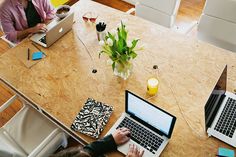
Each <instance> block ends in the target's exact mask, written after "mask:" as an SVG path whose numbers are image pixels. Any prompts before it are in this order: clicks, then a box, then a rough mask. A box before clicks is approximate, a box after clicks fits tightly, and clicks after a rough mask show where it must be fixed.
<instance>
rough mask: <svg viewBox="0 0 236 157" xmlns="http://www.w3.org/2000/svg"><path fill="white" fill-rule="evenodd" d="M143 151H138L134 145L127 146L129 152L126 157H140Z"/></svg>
mask: <svg viewBox="0 0 236 157" xmlns="http://www.w3.org/2000/svg"><path fill="white" fill-rule="evenodd" d="M143 153H144V150H140V149H139V148H138V147H137V146H136V145H134V144H130V145H129V152H128V154H127V155H126V157H142V156H143Z"/></svg>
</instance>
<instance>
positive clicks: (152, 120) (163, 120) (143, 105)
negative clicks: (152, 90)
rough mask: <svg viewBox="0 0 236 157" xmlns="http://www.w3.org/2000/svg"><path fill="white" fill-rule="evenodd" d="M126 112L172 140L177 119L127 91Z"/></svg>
mask: <svg viewBox="0 0 236 157" xmlns="http://www.w3.org/2000/svg"><path fill="white" fill-rule="evenodd" d="M126 112H127V113H128V114H130V115H132V116H133V117H135V118H137V119H138V120H141V121H142V122H144V123H145V124H147V125H145V124H144V125H145V126H147V127H148V126H151V129H153V128H155V130H159V131H160V132H162V133H163V134H164V135H166V136H167V137H169V138H170V136H171V133H172V130H173V127H174V123H175V120H176V118H175V117H174V116H172V115H170V114H169V113H167V112H165V111H163V110H162V109H160V108H158V107H156V106H154V105H152V104H150V103H149V102H147V101H145V100H143V99H142V98H140V97H138V96H136V95H134V94H133V93H131V92H129V91H126ZM142 122H141V123H142Z"/></svg>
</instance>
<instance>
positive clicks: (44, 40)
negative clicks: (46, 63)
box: [39, 35, 46, 44]
mask: <svg viewBox="0 0 236 157" xmlns="http://www.w3.org/2000/svg"><path fill="white" fill-rule="evenodd" d="M39 41H40V42H42V43H44V44H46V35H45V36H43V37H42V38H41V39H39Z"/></svg>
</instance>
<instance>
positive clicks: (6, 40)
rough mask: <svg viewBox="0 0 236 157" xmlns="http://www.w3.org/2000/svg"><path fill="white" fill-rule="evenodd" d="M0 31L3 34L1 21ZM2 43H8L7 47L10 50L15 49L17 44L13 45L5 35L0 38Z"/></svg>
mask: <svg viewBox="0 0 236 157" xmlns="http://www.w3.org/2000/svg"><path fill="white" fill-rule="evenodd" d="M0 31H2V32H3V28H2V25H1V21H0ZM0 38H1V39H2V40H3V41H5V42H6V43H8V45H9V46H10V47H11V48H12V47H15V46H16V45H17V44H15V43H13V42H11V41H10V40H8V39H7V38H6V35H3V36H1V37H0Z"/></svg>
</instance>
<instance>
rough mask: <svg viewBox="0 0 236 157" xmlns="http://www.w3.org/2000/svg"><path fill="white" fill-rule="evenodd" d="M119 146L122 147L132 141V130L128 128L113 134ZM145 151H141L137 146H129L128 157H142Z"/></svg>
mask: <svg viewBox="0 0 236 157" xmlns="http://www.w3.org/2000/svg"><path fill="white" fill-rule="evenodd" d="M112 136H113V138H114V140H115V142H116V144H117V145H122V144H124V143H126V142H128V141H129V140H130V130H129V129H127V128H119V129H117V130H116V131H115V132H114V133H113V134H112ZM143 153H144V150H140V149H139V148H138V147H137V146H136V145H134V144H131V145H130V146H129V152H128V154H127V155H126V157H142V156H143Z"/></svg>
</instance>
